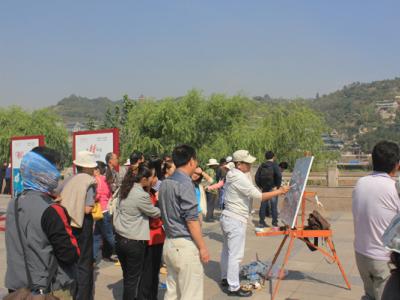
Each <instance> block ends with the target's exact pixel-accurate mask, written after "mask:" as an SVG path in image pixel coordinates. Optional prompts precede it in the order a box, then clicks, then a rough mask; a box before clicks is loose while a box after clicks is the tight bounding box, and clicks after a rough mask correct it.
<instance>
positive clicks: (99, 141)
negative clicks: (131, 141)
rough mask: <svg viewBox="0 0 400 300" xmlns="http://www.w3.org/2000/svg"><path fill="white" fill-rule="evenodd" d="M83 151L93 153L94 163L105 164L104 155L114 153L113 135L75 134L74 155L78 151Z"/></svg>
mask: <svg viewBox="0 0 400 300" xmlns="http://www.w3.org/2000/svg"><path fill="white" fill-rule="evenodd" d="M85 150H86V151H90V152H92V153H94V156H95V157H96V161H97V160H100V161H103V162H105V158H106V154H107V153H109V152H114V134H113V133H112V132H107V133H89V134H77V135H76V136H75V155H76V154H77V153H78V152H79V151H85Z"/></svg>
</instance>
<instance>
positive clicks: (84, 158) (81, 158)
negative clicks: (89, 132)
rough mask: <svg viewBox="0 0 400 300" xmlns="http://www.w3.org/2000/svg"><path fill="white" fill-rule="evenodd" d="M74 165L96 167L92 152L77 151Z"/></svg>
mask: <svg viewBox="0 0 400 300" xmlns="http://www.w3.org/2000/svg"><path fill="white" fill-rule="evenodd" d="M73 163H74V165H75V166H78V167H83V168H96V167H97V163H96V159H95V157H94V154H93V153H92V152H89V151H79V152H78V153H77V154H76V158H75V160H74V161H73Z"/></svg>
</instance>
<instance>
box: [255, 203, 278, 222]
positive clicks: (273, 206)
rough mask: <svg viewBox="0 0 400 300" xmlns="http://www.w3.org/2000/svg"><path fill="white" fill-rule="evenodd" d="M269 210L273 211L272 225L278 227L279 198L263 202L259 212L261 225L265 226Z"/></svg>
mask: <svg viewBox="0 0 400 300" xmlns="http://www.w3.org/2000/svg"><path fill="white" fill-rule="evenodd" d="M268 208H269V209H270V211H271V216H272V225H278V197H274V198H272V199H270V200H267V201H263V202H261V206H260V211H259V216H260V224H264V225H265V217H266V215H267V210H268Z"/></svg>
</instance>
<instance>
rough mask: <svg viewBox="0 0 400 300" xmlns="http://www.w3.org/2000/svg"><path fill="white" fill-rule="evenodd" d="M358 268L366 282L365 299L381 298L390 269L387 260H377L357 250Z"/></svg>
mask: <svg viewBox="0 0 400 300" xmlns="http://www.w3.org/2000/svg"><path fill="white" fill-rule="evenodd" d="M356 262H357V268H358V271H359V272H360V276H361V279H362V281H363V283H364V291H365V296H363V297H362V298H361V299H363V300H381V298H382V293H383V289H384V288H385V284H386V280H387V279H388V278H389V275H390V269H389V266H388V262H387V261H382V260H375V259H372V258H369V257H367V256H365V255H362V254H360V253H357V252H356Z"/></svg>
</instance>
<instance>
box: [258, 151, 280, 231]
mask: <svg viewBox="0 0 400 300" xmlns="http://www.w3.org/2000/svg"><path fill="white" fill-rule="evenodd" d="M265 160H266V161H265V162H264V163H262V164H261V165H260V166H259V167H258V170H257V172H256V175H255V181H256V184H257V186H258V187H259V188H260V189H261V190H262V192H263V193H265V192H270V191H272V190H273V189H279V188H280V187H281V184H282V174H281V170H280V168H279V166H278V165H277V163H276V162H275V161H274V160H275V154H274V153H273V152H272V151H267V152H265ZM269 205H270V211H271V215H272V226H278V197H274V198H272V199H271V200H270V201H264V202H262V203H261V206H260V211H259V216H260V227H267V224H266V223H265V216H266V211H267V209H268V206H269Z"/></svg>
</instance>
